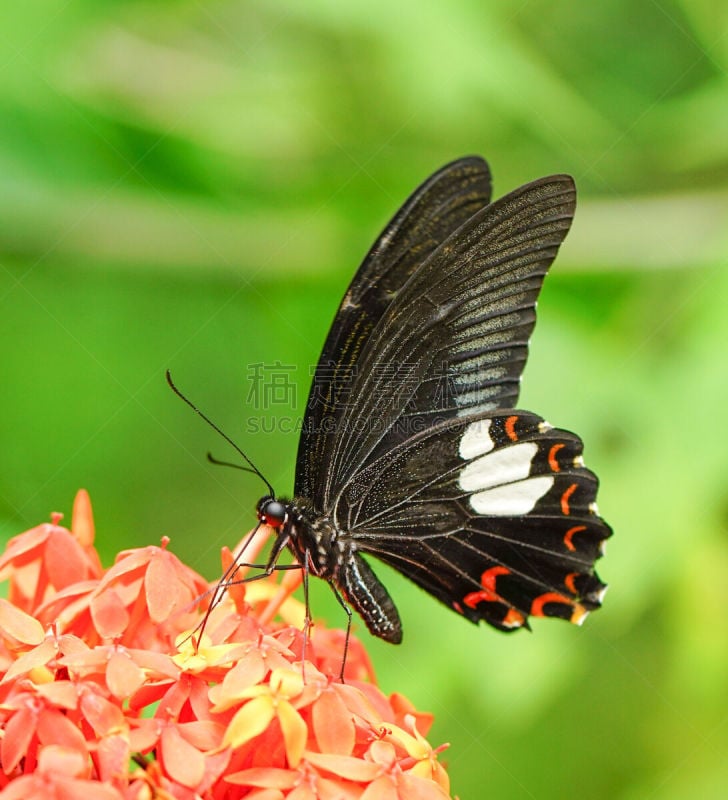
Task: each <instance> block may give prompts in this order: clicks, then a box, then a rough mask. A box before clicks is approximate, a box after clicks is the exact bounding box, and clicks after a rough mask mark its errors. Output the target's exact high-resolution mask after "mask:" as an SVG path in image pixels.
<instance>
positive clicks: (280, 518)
mask: <svg viewBox="0 0 728 800" xmlns="http://www.w3.org/2000/svg"><path fill="white" fill-rule="evenodd" d="M256 511H257V513H258V519H259V520H260V521H261V522H262V523H263V525H269V526H270V527H271V528H275V529H276V530H279V529H280V528H282V527H283V526H284V525H285V524H286V521H287V520H288V509H287V508H286V506H285V505H284V504H283V503H281V502H280V501H279V500H276V499H275V497H270V496H267V497H263V498H262V499H261V500H259V501H258V506H257V508H256Z"/></svg>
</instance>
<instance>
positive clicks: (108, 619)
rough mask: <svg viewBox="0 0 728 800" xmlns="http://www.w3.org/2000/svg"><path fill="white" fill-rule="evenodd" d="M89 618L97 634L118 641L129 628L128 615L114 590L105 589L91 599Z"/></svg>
mask: <svg viewBox="0 0 728 800" xmlns="http://www.w3.org/2000/svg"><path fill="white" fill-rule="evenodd" d="M91 618H92V619H93V623H94V627H95V628H96V630H97V631H98V632H99V634H100V635H101V636H103V637H105V638H107V639H118V638H119V637H120V636H121V635H122V634H123V633H124V631H125V630H126V629H127V628H128V626H129V614H128V612H127V610H126V607H125V605H124V602H123V600H122V599H121V597H120V596H119V595H118V594H117V593H116V591H115V590H114V589H110V588H105V589H103V590H102V591H100V592H99V593H98V594H96V596H95V597H93V598H92V599H91Z"/></svg>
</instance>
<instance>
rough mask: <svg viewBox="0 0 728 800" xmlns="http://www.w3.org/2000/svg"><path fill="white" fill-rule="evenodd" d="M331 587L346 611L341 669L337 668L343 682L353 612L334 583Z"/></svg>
mask: <svg viewBox="0 0 728 800" xmlns="http://www.w3.org/2000/svg"><path fill="white" fill-rule="evenodd" d="M329 586H330V587H331V591H332V592H333V593H334V597H335V598H336V599H337V600H338V602H339V605H340V606H341V607H342V608H343V609H344V612H345V613H346V635H345V636H344V655H343V656H342V659H341V669H340V670H339V680H340V681H341V682H342V683H344V682H345V681H344V667H346V656H347V655H348V653H349V636H350V635H351V620H352V617H353V612H352V610H351V609H350V608H349V604H348V603H347V602H346V600H344V598H343V597H342V596H341V593H340V592H339V590H338V589H337V588H336V586H335V584H333V583H329Z"/></svg>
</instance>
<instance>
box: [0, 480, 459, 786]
mask: <svg viewBox="0 0 728 800" xmlns="http://www.w3.org/2000/svg"><path fill="white" fill-rule="evenodd" d="M59 522H60V517H59V516H56V517H54V519H53V521H52V522H51V523H49V524H48V523H47V524H44V525H39V526H38V527H36V528H33V529H32V530H29V531H27V532H26V533H23V534H21V535H19V536H17V537H15V538H14V539H12V540H11V541H10V542H9V544H8V547H7V549H6V551H5V553H4V555H3V556H2V557H0V579H4V580H8V581H9V590H8V599H7V600H5V599H0V676H1V679H0V800H35V799H36V798H37V800H77V798H83V800H152V799H153V798H159V799H164V798H176V799H178V800H197V799H198V798H199V799H200V800H202V799H203V798H204V799H205V800H207V799H208V798H209V800H223V798H225V799H226V800H227V798H231V799H234V798H248V799H249V800H279V799H282V798H289V799H290V800H315V798H322V799H323V800H354V799H355V798H357V799H360V800H397V798H401V799H402V800H404V799H405V798H417V800H444V798H448V797H449V786H448V779H447V775H446V773H445V771H444V769H443V768H442V766H441V765H440V764H439V763H438V760H437V754H438V751H439V750H440V749H442V748H438V749H436V750H433V749H432V748H431V747H430V745H429V744H428V743H427V741H426V740H425V739H424V735H425V734H426V732H427V729H428V728H429V725H430V723H431V721H432V720H431V717H430V716H429V715H427V714H422V713H418V712H416V711H414V709H413V708H412V706H411V705H410V704H409V702H408V701H407V700H405V699H404V698H403V697H402V696H400V695H392V696H391V697H389V698H387V697H385V696H384V695H383V694H382V693H381V691H380V690H379V689H378V688H377V687H376V685H375V684H374V682H373V675H372V670H371V666H370V664H369V661H368V659H367V656H366V653H365V651H364V649H363V648H362V646H361V644H360V643H359V642H358V641H357V640H355V639H352V641H351V643H350V647H349V654H348V658H347V662H346V674H345V679H346V683H341V682H340V681H339V680H338V672H339V669H340V665H341V657H342V648H343V632H342V631H337V630H327V629H325V628H324V627H323V626H319V625H317V626H315V628H314V629H313V631H312V632H311V634H310V635H309V636H307V637H304V635H303V633H302V631H301V627H302V621H303V617H304V613H303V608H302V606H301V604H300V603H299V602H298V601H297V600H295V599H294V598H293V597H291V592H292V591H293V589H295V587H296V585H297V583H298V582H300V571H298V570H295V571H290V572H287V573H286V577H285V578H284V579H283V580H282V581H280V582H278V580H277V578H276V577H275V576H272V577H271V578H270V579H264V580H259V581H254V582H252V583H248V584H237V585H235V586H232V587H230V590H229V591H228V592H227V594H226V598H225V599H224V600H223V601H222V602H221V603H219V604H218V605H217V606H216V607H215V608H214V609H213V610H212V612H211V613H210V614H209V617H208V618H207V621H206V625H205V630H204V633H203V634H202V636H201V637H197V638H199V641H198V640H197V638H196V637H193V636H191V635H190V630H193V629H194V628H195V626H197V625H198V624H199V622H200V620H201V618H202V616H201V615H202V614H203V613H204V612H205V610H206V609H205V605H206V604H207V603H208V602H209V596H210V595H209V591H208V590H209V586H208V584H207V583H206V582H205V581H204V580H203V579H202V578H201V577H200V576H199V575H198V574H196V573H195V572H194V571H193V570H192V569H190V568H189V567H187V566H185V565H184V564H182V563H181V562H180V561H179V560H178V559H177V558H176V557H175V556H174V555H172V553H170V552H169V551H168V550H167V549H166V545H167V541H166V540H163V542H162V546H161V547H154V546H150V547H145V548H141V549H138V550H129V551H125V552H122V553H120V554H119V556H118V557H117V559H116V563H115V564H114V566H112V567H111V568H110V569H108V570H104V569H103V568H102V567H101V564H100V562H99V558H98V556H97V554H96V551H95V550H94V548H93V519H92V515H91V506H90V502H89V500H88V496H87V495H86V493H85V492H80V493H79V494H78V496H77V498H76V502H75V504H74V514H73V522H72V525H71V531H69V530H67V529H66V528H63V527H61V526H60V525H59ZM261 541H262V540H260V539H259V540H258V541H257V542H255V543H254V545H255V547H260V546H261ZM246 555H247V554H246ZM231 558H232V557H231V555H230V553H229V551H226V553H225V554H224V561H226V563H227V564H229V563H231ZM201 596H203V597H205V598H207V599H205V600H203V601H200V600H199V598H200V597H201Z"/></svg>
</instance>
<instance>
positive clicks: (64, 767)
mask: <svg viewBox="0 0 728 800" xmlns="http://www.w3.org/2000/svg"><path fill="white" fill-rule="evenodd" d="M87 769H88V766H87V762H86V758H85V757H84V756H83V754H82V753H79V752H78V750H76V749H75V748H71V747H61V746H60V745H55V744H50V745H47V746H46V747H43V748H41V750H40V752H39V753H38V771H39V772H46V773H49V774H55V775H67V776H69V777H71V778H77V777H78V776H79V775H83V774H85V772H86V771H87Z"/></svg>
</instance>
